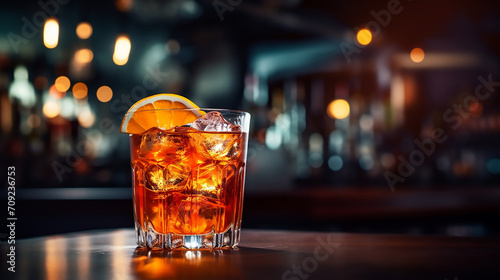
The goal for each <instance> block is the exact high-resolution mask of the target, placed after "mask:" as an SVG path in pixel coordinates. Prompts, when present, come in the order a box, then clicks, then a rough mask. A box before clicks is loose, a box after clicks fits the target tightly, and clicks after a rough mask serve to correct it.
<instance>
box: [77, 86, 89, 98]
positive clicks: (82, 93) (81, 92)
mask: <svg viewBox="0 0 500 280" xmlns="http://www.w3.org/2000/svg"><path fill="white" fill-rule="evenodd" d="M88 91H89V90H88V87H87V85H86V84H84V83H76V84H75V85H73V96H74V97H75V98H76V99H83V98H85V97H86V96H87V93H88Z"/></svg>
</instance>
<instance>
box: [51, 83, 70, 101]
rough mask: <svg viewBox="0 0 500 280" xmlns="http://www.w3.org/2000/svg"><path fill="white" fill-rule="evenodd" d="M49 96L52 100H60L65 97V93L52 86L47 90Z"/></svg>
mask: <svg viewBox="0 0 500 280" xmlns="http://www.w3.org/2000/svg"><path fill="white" fill-rule="evenodd" d="M49 95H50V96H51V97H52V98H54V99H61V98H63V97H64V96H65V95H66V91H60V90H58V89H57V88H56V85H52V86H51V87H50V88H49Z"/></svg>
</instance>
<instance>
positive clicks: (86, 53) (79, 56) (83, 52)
mask: <svg viewBox="0 0 500 280" xmlns="http://www.w3.org/2000/svg"><path fill="white" fill-rule="evenodd" d="M92 59H94V53H93V52H92V51H91V50H90V49H80V50H77V51H76V52H75V61H76V62H78V63H82V64H85V63H89V62H91V61H92Z"/></svg>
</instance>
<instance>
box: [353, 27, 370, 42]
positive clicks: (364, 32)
mask: <svg viewBox="0 0 500 280" xmlns="http://www.w3.org/2000/svg"><path fill="white" fill-rule="evenodd" d="M356 39H357V40H358V42H359V43H360V44H361V45H363V46H365V45H368V44H370V42H371V41H372V33H371V32H370V30H368V29H366V28H363V29H361V30H359V31H358V34H357V35H356Z"/></svg>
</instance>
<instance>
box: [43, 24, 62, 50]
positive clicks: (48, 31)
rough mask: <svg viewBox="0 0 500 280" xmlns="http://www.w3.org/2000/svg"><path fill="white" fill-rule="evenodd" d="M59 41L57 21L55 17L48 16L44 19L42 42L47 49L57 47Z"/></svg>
mask: <svg viewBox="0 0 500 280" xmlns="http://www.w3.org/2000/svg"><path fill="white" fill-rule="evenodd" d="M58 42H59V23H58V22H57V20H56V19H55V18H49V19H47V21H45V26H44V28H43V44H44V45H45V47H47V48H49V49H53V48H55V47H57V43H58Z"/></svg>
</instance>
